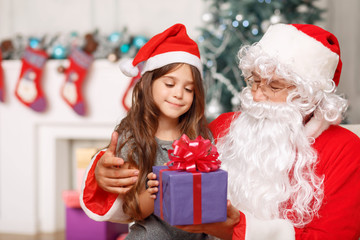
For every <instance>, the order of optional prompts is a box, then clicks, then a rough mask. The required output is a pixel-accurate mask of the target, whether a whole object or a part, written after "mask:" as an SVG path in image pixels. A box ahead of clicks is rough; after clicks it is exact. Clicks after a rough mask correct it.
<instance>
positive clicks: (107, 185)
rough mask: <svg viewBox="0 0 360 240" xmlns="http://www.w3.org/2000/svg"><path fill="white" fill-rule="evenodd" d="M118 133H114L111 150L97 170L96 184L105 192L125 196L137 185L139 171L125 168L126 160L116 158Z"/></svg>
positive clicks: (100, 162) (97, 165) (105, 154)
mask: <svg viewBox="0 0 360 240" xmlns="http://www.w3.org/2000/svg"><path fill="white" fill-rule="evenodd" d="M117 140H118V133H117V132H113V134H112V135H111V142H110V145H109V148H108V149H107V150H106V152H105V153H104V155H103V156H102V157H101V158H100V159H99V161H98V162H97V164H96V168H95V178H96V182H97V184H98V185H99V187H101V188H102V189H103V190H104V191H107V192H110V193H116V194H119V195H124V194H125V193H126V192H127V191H129V190H130V188H131V187H132V186H133V185H134V184H135V183H136V181H137V175H138V174H139V171H138V170H137V169H129V168H126V167H123V166H124V160H123V159H122V158H119V157H116V146H117Z"/></svg>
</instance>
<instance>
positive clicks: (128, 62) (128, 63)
mask: <svg viewBox="0 0 360 240" xmlns="http://www.w3.org/2000/svg"><path fill="white" fill-rule="evenodd" d="M132 61H133V59H129V58H127V59H122V60H120V63H119V67H120V70H121V72H122V73H123V74H125V75H126V76H128V77H136V76H137V75H138V74H139V69H138V67H136V66H135V67H134V66H133V65H132Z"/></svg>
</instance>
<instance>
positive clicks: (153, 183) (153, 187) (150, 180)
mask: <svg viewBox="0 0 360 240" xmlns="http://www.w3.org/2000/svg"><path fill="white" fill-rule="evenodd" d="M158 186H159V181H157V180H156V174H155V173H152V172H151V173H149V174H148V175H147V182H146V188H147V191H148V192H149V193H150V194H151V198H152V199H156V193H157V192H158V191H159V189H158Z"/></svg>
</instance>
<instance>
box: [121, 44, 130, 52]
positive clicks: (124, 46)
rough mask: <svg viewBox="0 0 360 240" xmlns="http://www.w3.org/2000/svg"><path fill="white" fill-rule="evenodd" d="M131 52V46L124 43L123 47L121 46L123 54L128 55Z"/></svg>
mask: <svg viewBox="0 0 360 240" xmlns="http://www.w3.org/2000/svg"><path fill="white" fill-rule="evenodd" d="M129 50H130V44H128V43H124V44H123V45H121V46H120V52H121V53H128V52H129Z"/></svg>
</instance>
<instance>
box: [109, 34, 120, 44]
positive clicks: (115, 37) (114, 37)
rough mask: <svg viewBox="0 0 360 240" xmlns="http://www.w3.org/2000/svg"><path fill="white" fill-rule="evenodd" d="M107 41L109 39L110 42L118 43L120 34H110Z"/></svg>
mask: <svg viewBox="0 0 360 240" xmlns="http://www.w3.org/2000/svg"><path fill="white" fill-rule="evenodd" d="M108 39H109V41H110V42H113V43H116V42H118V41H120V39H121V33H119V32H113V33H111V34H110V35H109V37H108Z"/></svg>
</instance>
